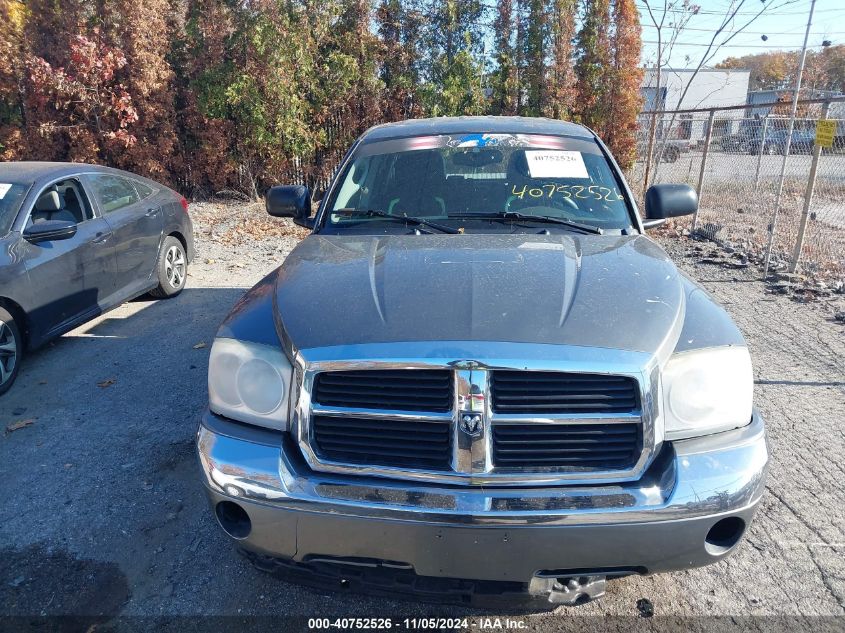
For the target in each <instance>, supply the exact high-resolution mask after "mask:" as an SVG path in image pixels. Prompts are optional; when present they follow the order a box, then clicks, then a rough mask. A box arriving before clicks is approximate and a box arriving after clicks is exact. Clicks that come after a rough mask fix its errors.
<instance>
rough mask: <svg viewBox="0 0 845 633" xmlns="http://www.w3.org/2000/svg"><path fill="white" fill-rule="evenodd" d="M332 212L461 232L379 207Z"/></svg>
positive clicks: (449, 231)
mask: <svg viewBox="0 0 845 633" xmlns="http://www.w3.org/2000/svg"><path fill="white" fill-rule="evenodd" d="M332 213H336V214H338V215H343V216H346V217H350V218H355V217H359V218H384V219H386V220H393V221H394V222H402V223H404V224H408V223H410V224H413V225H414V226H425V227H427V228H430V229H434V230H435V231H440V232H441V233H460V231H459V230H458V229H455V228H452V227H451V226H446V225H445V224H438V223H437V222H430V221H429V220H423V219H422V218H416V217H414V216H411V215H391V214H390V213H387V212H386V211H381V210H379V209H366V210H364V209H338V210H337V211H332Z"/></svg>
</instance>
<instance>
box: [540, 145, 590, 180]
mask: <svg viewBox="0 0 845 633" xmlns="http://www.w3.org/2000/svg"><path fill="white" fill-rule="evenodd" d="M525 159H526V160H527V161H528V173H529V175H530V176H531V177H532V178H589V177H590V176H589V174H588V173H587V166H586V165H585V164H584V158H583V157H582V156H581V152H570V151H564V150H546V149H541V150H526V151H525Z"/></svg>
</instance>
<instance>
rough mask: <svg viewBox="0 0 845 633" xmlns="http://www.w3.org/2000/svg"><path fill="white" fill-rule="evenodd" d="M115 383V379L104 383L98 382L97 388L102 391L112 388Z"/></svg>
mask: <svg viewBox="0 0 845 633" xmlns="http://www.w3.org/2000/svg"><path fill="white" fill-rule="evenodd" d="M115 382H116V381H115V379H114V378H109V379H108V380H104V381H103V382H98V383H97V386H98V387H100V388H102V389H105V388H106V387H110V386H111V385H113V384H114V383H115Z"/></svg>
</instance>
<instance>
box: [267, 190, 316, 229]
mask: <svg viewBox="0 0 845 633" xmlns="http://www.w3.org/2000/svg"><path fill="white" fill-rule="evenodd" d="M265 201H266V203H267V213H269V214H270V215H272V216H274V217H277V218H293V221H294V222H296V223H297V224H299V225H302V226H309V221H308V217H309V216H310V215H311V191H309V189H308V187H305V186H303V185H281V186H276V187H270V189H269V190H268V191H267V197H266V199H265Z"/></svg>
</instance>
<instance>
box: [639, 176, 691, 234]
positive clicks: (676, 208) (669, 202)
mask: <svg viewBox="0 0 845 633" xmlns="http://www.w3.org/2000/svg"><path fill="white" fill-rule="evenodd" d="M697 210H698V194H697V193H696V192H695V189H693V188H692V187H690V186H689V185H652V186H651V187H649V188H648V191H647V192H646V194H645V221H644V222H643V226H644V227H645V228H647V229H650V228H653V227H655V226H660V225H661V224H663V223H664V222H665V221H666V220H667V219H668V218H677V217H679V216H682V215H691V214H693V213H695V212H696V211H697Z"/></svg>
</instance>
